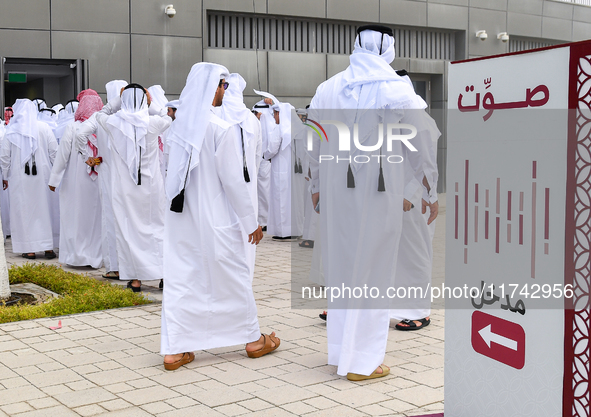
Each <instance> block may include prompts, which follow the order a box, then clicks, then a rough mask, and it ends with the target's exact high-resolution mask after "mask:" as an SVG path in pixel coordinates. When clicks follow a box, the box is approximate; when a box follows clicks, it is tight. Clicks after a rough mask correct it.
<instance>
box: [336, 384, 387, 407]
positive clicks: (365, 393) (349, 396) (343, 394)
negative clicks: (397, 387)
mask: <svg viewBox="0 0 591 417" xmlns="http://www.w3.org/2000/svg"><path fill="white" fill-rule="evenodd" d="M326 397H327V398H329V399H331V400H333V401H335V402H337V403H339V404H343V405H346V406H349V407H354V408H357V407H362V406H364V405H370V404H376V403H380V402H382V401H387V400H389V399H391V397H390V396H387V395H384V394H381V393H379V392H376V391H373V390H371V389H369V388H366V387H363V386H357V387H355V388H351V389H347V390H343V391H339V392H335V393H332V394H327V395H326Z"/></svg>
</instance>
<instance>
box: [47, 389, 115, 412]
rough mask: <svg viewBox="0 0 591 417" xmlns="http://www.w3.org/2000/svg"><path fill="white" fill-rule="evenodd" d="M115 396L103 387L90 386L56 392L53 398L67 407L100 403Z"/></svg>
mask: <svg viewBox="0 0 591 417" xmlns="http://www.w3.org/2000/svg"><path fill="white" fill-rule="evenodd" d="M116 398H117V397H115V395H113V394H111V393H110V392H109V391H107V390H105V389H103V388H98V387H97V388H90V389H87V390H81V391H73V392H66V393H63V394H58V395H56V396H55V399H56V400H58V401H59V402H61V403H62V404H64V405H65V406H67V407H68V408H76V407H81V406H83V405H89V404H95V403H100V402H103V401H109V400H114V399H116Z"/></svg>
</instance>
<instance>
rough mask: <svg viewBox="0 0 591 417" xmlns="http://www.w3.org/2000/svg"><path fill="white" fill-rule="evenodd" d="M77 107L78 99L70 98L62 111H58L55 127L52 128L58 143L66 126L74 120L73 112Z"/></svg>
mask: <svg viewBox="0 0 591 417" xmlns="http://www.w3.org/2000/svg"><path fill="white" fill-rule="evenodd" d="M77 108H78V100H70V101H68V102H67V103H66V106H65V107H64V109H63V110H62V111H60V112H59V114H58V116H57V122H56V127H55V129H53V134H54V135H55V139H56V140H57V143H58V145H59V143H60V140H61V138H62V136H63V135H64V132H65V131H66V126H68V125H69V124H70V123H72V122H73V121H74V114H75V113H76V109H77Z"/></svg>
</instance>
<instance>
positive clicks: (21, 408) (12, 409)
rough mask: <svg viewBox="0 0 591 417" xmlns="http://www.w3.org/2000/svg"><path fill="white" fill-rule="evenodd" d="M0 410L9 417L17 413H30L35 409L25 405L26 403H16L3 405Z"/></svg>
mask: <svg viewBox="0 0 591 417" xmlns="http://www.w3.org/2000/svg"><path fill="white" fill-rule="evenodd" d="M0 409H1V410H2V411H4V412H5V413H6V414H8V415H10V416H11V415H14V414H17V413H24V412H25V411H31V410H34V409H35V408H33V407H32V406H31V405H29V404H27V403H26V402H24V401H22V402H18V403H13V404H8V405H3V406H2V407H0Z"/></svg>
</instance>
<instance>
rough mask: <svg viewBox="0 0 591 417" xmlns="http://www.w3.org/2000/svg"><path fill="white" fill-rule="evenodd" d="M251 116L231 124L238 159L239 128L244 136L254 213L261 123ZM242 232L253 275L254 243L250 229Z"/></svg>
mask: <svg viewBox="0 0 591 417" xmlns="http://www.w3.org/2000/svg"><path fill="white" fill-rule="evenodd" d="M251 116H252V117H250V116H249V117H248V119H247V120H244V121H243V122H242V123H240V124H236V125H233V126H232V129H234V130H235V132H234V135H235V137H236V138H237V142H236V150H237V152H238V157H239V159H240V161H242V160H243V149H242V143H243V142H242V138H241V136H240V133H241V132H240V128H242V135H243V137H244V157H246V166H247V169H248V176H249V178H250V182H248V183H246V187H247V188H248V193H249V195H250V200H251V202H252V205H253V207H254V210H255V213H258V204H259V203H258V195H257V175H258V170H259V164H260V162H261V161H262V159H263V157H262V135H261V124H260V122H259V121H258V119H257V118H256V116H255V115H254V114H252V113H251ZM248 130H252V131H253V133H249V132H248ZM241 229H242V234H243V236H244V250H245V252H246V257H247V263H248V267H249V271H250V276H251V277H253V276H254V264H255V257H256V245H252V244H250V243H248V235H249V234H250V233H252V230H250V231H249V230H244V228H242V227H241Z"/></svg>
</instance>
